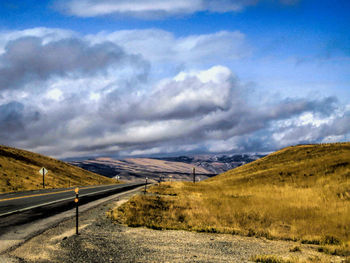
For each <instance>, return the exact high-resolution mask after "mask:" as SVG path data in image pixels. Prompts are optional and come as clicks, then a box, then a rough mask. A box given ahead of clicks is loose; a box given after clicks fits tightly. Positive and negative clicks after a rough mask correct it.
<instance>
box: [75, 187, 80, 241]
mask: <svg viewBox="0 0 350 263" xmlns="http://www.w3.org/2000/svg"><path fill="white" fill-rule="evenodd" d="M74 202H75V212H76V217H75V234H76V235H79V208H78V207H79V188H78V187H77V188H75V199H74Z"/></svg>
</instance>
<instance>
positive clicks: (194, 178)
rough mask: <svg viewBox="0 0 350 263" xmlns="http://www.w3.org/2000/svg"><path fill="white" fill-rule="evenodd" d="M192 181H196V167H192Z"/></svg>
mask: <svg viewBox="0 0 350 263" xmlns="http://www.w3.org/2000/svg"><path fill="white" fill-rule="evenodd" d="M192 172H193V183H195V182H196V167H193V171H192Z"/></svg>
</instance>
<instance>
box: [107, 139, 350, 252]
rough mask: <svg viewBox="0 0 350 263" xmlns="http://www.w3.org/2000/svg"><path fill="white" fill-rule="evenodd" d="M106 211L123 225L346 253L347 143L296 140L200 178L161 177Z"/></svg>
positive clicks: (349, 237)
mask: <svg viewBox="0 0 350 263" xmlns="http://www.w3.org/2000/svg"><path fill="white" fill-rule="evenodd" d="M109 216H110V217H112V218H113V219H114V220H116V221H118V222H119V223H124V224H127V225H129V226H147V227H150V228H155V229H187V230H192V231H200V232H201V231H203V232H217V233H232V234H240V235H246V236H260V237H266V238H269V239H282V240H295V241H300V242H302V243H312V244H318V245H320V248H319V249H320V251H323V252H325V253H330V254H337V255H343V256H349V255H350V248H349V246H350V143H337V144H322V145H301V146H294V147H288V148H285V149H282V150H280V151H277V152H275V153H273V154H270V155H268V156H266V157H264V158H262V159H259V160H257V161H255V162H253V163H250V164H247V165H244V166H241V167H238V168H236V169H233V170H230V171H228V172H226V173H223V174H220V175H218V176H216V177H213V178H211V179H208V180H205V181H203V182H200V183H196V184H193V183H190V182H173V183H162V184H160V185H158V186H155V187H153V188H151V189H149V191H148V193H147V194H146V195H138V196H136V197H134V198H133V199H131V200H130V201H129V202H127V203H126V204H124V205H123V206H121V207H120V208H118V209H114V210H112V211H110V212H109Z"/></svg>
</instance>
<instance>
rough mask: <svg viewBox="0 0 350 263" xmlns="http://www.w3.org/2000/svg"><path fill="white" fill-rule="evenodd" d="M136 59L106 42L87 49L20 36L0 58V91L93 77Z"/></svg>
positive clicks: (70, 40) (66, 42)
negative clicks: (64, 78)
mask: <svg viewBox="0 0 350 263" xmlns="http://www.w3.org/2000/svg"><path fill="white" fill-rule="evenodd" d="M138 60H139V61H141V59H139V58H137V57H136V56H132V55H126V54H125V53H124V51H123V50H122V49H121V48H120V47H119V46H117V45H115V44H113V43H109V42H104V43H101V44H96V45H93V46H90V45H89V44H88V43H86V42H84V41H82V40H80V39H77V38H68V39H62V40H58V41H53V42H49V43H47V44H43V43H42V39H41V38H38V37H22V38H19V39H16V40H13V41H10V42H8V43H7V45H6V46H5V52H4V53H3V54H2V55H1V56H0V90H5V89H16V88H20V87H23V85H25V84H28V83H31V82H33V81H43V80H47V79H48V78H50V77H52V76H68V75H74V74H78V75H80V74H82V75H87V74H88V75H91V74H96V73H98V72H101V71H103V70H104V69H106V68H109V67H111V66H115V67H121V66H122V65H123V64H127V63H130V62H131V63H134V62H139V61H138Z"/></svg>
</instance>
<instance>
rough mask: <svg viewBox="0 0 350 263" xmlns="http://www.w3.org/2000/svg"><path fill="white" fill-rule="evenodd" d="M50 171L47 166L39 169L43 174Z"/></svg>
mask: <svg viewBox="0 0 350 263" xmlns="http://www.w3.org/2000/svg"><path fill="white" fill-rule="evenodd" d="M48 172H49V171H48V170H47V169H46V168H45V167H42V168H41V169H40V170H39V173H40V174H41V175H43V176H44V175H45V174H47V173H48Z"/></svg>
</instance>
